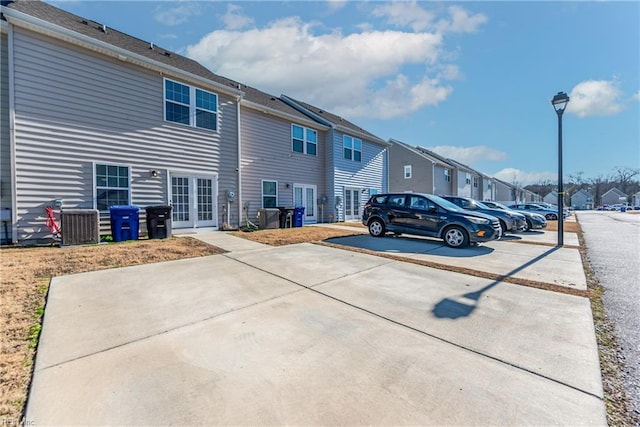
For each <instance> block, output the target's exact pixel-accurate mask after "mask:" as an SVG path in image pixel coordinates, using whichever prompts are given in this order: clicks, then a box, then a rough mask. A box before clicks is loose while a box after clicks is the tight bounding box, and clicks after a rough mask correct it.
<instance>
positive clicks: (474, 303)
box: [431, 246, 560, 320]
mask: <svg viewBox="0 0 640 427" xmlns="http://www.w3.org/2000/svg"><path fill="white" fill-rule="evenodd" d="M558 249H560V247H559V246H555V247H553V248H551V249H549V250H548V251H546V252H544V253H543V254H540V255H538V256H537V257H535V258H533V259H532V260H530V261H527V262H526V263H524V264H522V265H521V266H519V267H517V268H515V269H513V270H511V271H510V272H508V273H507V274H505V275H503V276H501V277H500V278H499V279H497V280H494V281H493V282H491V283H489V284H488V285H486V286H484V287H483V288H481V289H478V290H477V291H473V292H468V293H466V294H463V295H460V296H459V297H451V298H443V299H442V300H441V301H439V302H438V303H437V304H436V305H434V306H433V309H432V310H431V313H432V314H433V315H434V316H435V317H437V318H440V319H453V320H455V319H459V318H461V317H468V316H470V315H471V314H472V313H473V312H474V310H475V309H476V308H477V307H478V302H479V301H480V298H481V297H482V294H484V293H485V292H487V291H488V290H489V289H491V288H493V287H494V286H496V285H498V284H500V283H502V281H503V280H504V278H506V277H509V276H513V275H514V274H516V273H518V272H519V271H522V270H524V269H525V268H527V267H529V266H531V265H533V264H535V263H536V262H538V261H540V260H541V259H543V258H545V257H547V256H549V255H550V254H552V253H553V252H555V251H557V250H558Z"/></svg>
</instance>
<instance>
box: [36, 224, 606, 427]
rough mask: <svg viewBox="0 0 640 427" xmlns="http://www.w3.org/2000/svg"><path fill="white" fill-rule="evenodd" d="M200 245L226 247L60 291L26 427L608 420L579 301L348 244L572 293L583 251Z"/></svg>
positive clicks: (580, 276)
mask: <svg viewBox="0 0 640 427" xmlns="http://www.w3.org/2000/svg"><path fill="white" fill-rule="evenodd" d="M541 234H542V236H537V237H536V235H535V234H533V235H532V237H531V238H533V239H535V238H538V239H545V238H548V237H543V236H544V235H545V234H547V233H541ZM198 238H201V239H202V240H204V241H208V242H209V243H212V244H215V245H216V246H220V247H222V248H225V249H227V250H231V252H229V253H226V254H222V255H215V256H210V257H204V258H197V259H188V260H180V261H171V262H165V263H158V264H152V265H144V266H137V267H128V268H123V269H117V270H107V271H99V272H92V273H84V274H78V275H72V276H65V277H58V278H55V279H54V280H53V282H52V284H51V287H50V291H49V299H48V303H47V310H46V313H45V318H44V323H43V332H42V335H41V339H40V345H39V348H38V355H37V359H36V366H35V371H34V377H33V384H32V388H31V392H30V396H29V401H28V402H27V412H26V419H25V421H26V422H28V423H35V424H36V425H41V424H44V425H52V424H56V425H70V424H83V425H105V424H109V425H113V424H137V425H169V424H180V425H267V424H269V425H273V424H277V425H281V424H293V425H302V424H304V425H328V424H332V425H333V424H335V425H353V424H359V425H361V424H372V425H391V424H393V425H408V424H412V425H416V424H420V425H489V424H491V425H525V424H526V425H549V424H554V425H606V415H605V408H604V403H603V400H602V384H601V379H600V368H599V363H598V354H597V349H596V343H595V336H594V329H593V322H592V316H591V309H590V305H589V301H588V299H587V298H584V297H580V296H574V295H568V294H565V293H562V292H552V291H548V290H542V289H535V288H531V287H527V286H521V285H516V284H512V283H507V282H505V281H497V280H490V279H486V278H482V277H476V276H471V275H465V274H460V273H454V272H451V271H444V270H440V269H435V268H430V267H425V266H421V265H416V264H412V263H408V262H403V261H398V260H393V259H388V258H384V257H380V256H375V255H371V254H365V253H358V252H354V251H353V250H350V248H365V249H368V250H374V251H380V252H390V253H393V254H400V255H402V256H406V257H414V258H415V257H417V258H424V259H429V260H432V259H436V260H438V262H440V263H461V265H465V266H466V267H469V268H471V267H473V268H480V267H482V268H484V269H486V270H488V271H493V272H495V273H497V274H501V275H503V274H504V275H507V276H510V275H513V276H521V277H527V278H530V279H532V280H537V281H550V283H553V284H556V285H560V286H565V287H571V288H578V289H579V288H582V287H583V286H586V285H585V283H586V280H585V279H584V273H583V272H582V269H581V265H582V264H581V261H580V256H579V253H578V251H577V249H575V248H571V247H565V248H553V247H550V246H544V245H540V244H539V243H540V242H538V244H530V245H528V244H526V243H524V244H523V243H522V242H521V243H514V242H509V241H508V240H506V241H499V242H491V243H490V244H487V245H481V246H478V247H475V248H469V249H465V250H457V251H455V252H450V251H451V250H449V249H448V248H445V247H443V246H442V244H440V243H438V242H437V241H425V240H423V239H411V238H404V237H400V238H385V239H375V238H372V237H369V236H367V235H362V236H355V237H348V238H341V239H332V243H333V244H338V245H342V246H343V248H339V247H327V246H322V245H317V244H309V243H304V244H299V245H289V246H283V247H268V246H265V245H260V244H256V243H253V242H248V241H243V239H238V238H235V237H231V236H229V235H228V234H225V233H222V232H210V233H202V234H201V235H199V236H198ZM571 238H572V236H569V235H568V236H566V237H565V243H567V244H568V245H570V244H571ZM576 242H577V239H576ZM230 248H233V249H230ZM576 254H577V257H576Z"/></svg>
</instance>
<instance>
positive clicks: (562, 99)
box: [551, 92, 569, 246]
mask: <svg viewBox="0 0 640 427" xmlns="http://www.w3.org/2000/svg"><path fill="white" fill-rule="evenodd" d="M568 102H569V96H568V95H567V94H566V93H564V92H558V93H557V94H556V96H554V97H553V99H552V100H551V105H553V108H554V109H555V110H556V114H557V115H558V246H562V245H564V189H563V187H562V113H564V110H565V108H567V103H568Z"/></svg>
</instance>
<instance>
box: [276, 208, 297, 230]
mask: <svg viewBox="0 0 640 427" xmlns="http://www.w3.org/2000/svg"><path fill="white" fill-rule="evenodd" d="M278 209H280V228H291V227H292V226H293V212H294V211H295V209H294V208H285V207H278Z"/></svg>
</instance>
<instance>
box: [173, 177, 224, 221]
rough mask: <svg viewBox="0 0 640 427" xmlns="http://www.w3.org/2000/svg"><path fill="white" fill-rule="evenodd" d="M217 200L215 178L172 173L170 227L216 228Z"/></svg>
mask: <svg viewBox="0 0 640 427" xmlns="http://www.w3.org/2000/svg"><path fill="white" fill-rule="evenodd" d="M217 198H218V188H217V177H216V176H213V175H200V174H198V175H189V174H178V173H176V174H173V173H172V174H171V205H172V206H173V212H172V223H171V225H172V227H173V228H199V227H217V225H218V208H217V203H216V200H217Z"/></svg>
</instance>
